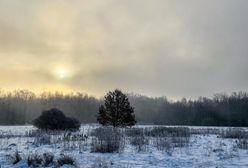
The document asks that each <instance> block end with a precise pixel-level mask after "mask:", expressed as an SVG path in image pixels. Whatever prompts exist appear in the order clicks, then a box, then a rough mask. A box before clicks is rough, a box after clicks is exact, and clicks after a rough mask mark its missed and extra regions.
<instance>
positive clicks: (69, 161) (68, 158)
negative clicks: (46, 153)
mask: <svg viewBox="0 0 248 168" xmlns="http://www.w3.org/2000/svg"><path fill="white" fill-rule="evenodd" d="M57 163H58V166H63V165H65V164H67V165H74V166H76V162H75V160H74V159H73V158H72V157H71V156H68V155H63V156H62V157H60V158H59V159H58V160H57Z"/></svg>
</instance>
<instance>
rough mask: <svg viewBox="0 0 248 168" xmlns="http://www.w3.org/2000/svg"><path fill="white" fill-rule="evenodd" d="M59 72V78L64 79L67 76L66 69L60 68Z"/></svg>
mask: <svg viewBox="0 0 248 168" xmlns="http://www.w3.org/2000/svg"><path fill="white" fill-rule="evenodd" d="M57 74H58V77H59V79H64V78H65V77H66V75H65V71H64V70H59V71H58V73H57Z"/></svg>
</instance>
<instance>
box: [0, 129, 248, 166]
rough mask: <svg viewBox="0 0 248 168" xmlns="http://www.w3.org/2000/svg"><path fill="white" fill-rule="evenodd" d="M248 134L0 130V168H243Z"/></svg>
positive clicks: (221, 131)
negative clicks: (21, 167)
mask: <svg viewBox="0 0 248 168" xmlns="http://www.w3.org/2000/svg"><path fill="white" fill-rule="evenodd" d="M247 131H248V130H247V129H245V128H226V127H222V128H218V127H165V126H150V125H146V126H141V125H138V126H135V127H133V128H114V127H100V126H99V125H83V126H82V127H81V128H80V131H78V132H70V131H58V130H57V131H44V130H38V129H36V128H34V127H32V126H1V127H0V165H1V168H9V167H14V166H16V165H17V166H18V164H22V165H26V166H28V167H30V168H31V167H32V166H33V167H74V168H75V167H78V168H95V167H96V168H98V167H106V168H108V167H113V168H119V167H131V168H132V167H135V168H136V167H154V168H155V167H184V168H185V167H186V168H191V167H213V168H216V167H246V166H248V161H247V157H248V153H247V150H248V143H247V142H248V136H247V133H248V132H247Z"/></svg>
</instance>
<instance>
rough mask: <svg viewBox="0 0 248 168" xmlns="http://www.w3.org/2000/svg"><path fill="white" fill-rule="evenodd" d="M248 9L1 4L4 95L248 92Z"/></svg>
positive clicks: (111, 1) (172, 2) (142, 0)
mask: <svg viewBox="0 0 248 168" xmlns="http://www.w3.org/2000/svg"><path fill="white" fill-rule="evenodd" d="M247 7H248V1H247V0H187V1H186V0H104V1H103V0H90V1H89V0H67V1H65V0H53V1H51V0H39V1H38V0H0V87H1V88H2V89H4V90H13V89H29V90H32V91H35V92H41V91H54V90H58V91H63V92H69V91H80V92H85V93H89V94H90V95H96V96H102V95H103V94H104V93H105V92H106V91H108V90H112V89H114V88H121V89H122V90H124V91H128V92H135V93H141V94H144V95H148V96H167V97H169V98H172V99H177V98H180V97H183V96H184V97H187V98H196V97H198V96H200V95H202V96H211V95H212V94H213V93H219V92H232V91H240V90H243V91H247V89H248V74H247V72H248V10H247Z"/></svg>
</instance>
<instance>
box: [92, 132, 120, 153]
mask: <svg viewBox="0 0 248 168" xmlns="http://www.w3.org/2000/svg"><path fill="white" fill-rule="evenodd" d="M93 135H94V137H93V138H92V148H91V151H92V152H100V153H114V152H120V151H122V150H123V148H124V140H123V137H122V136H121V133H120V130H118V129H116V128H112V127H104V128H97V129H95V131H94V132H93Z"/></svg>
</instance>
